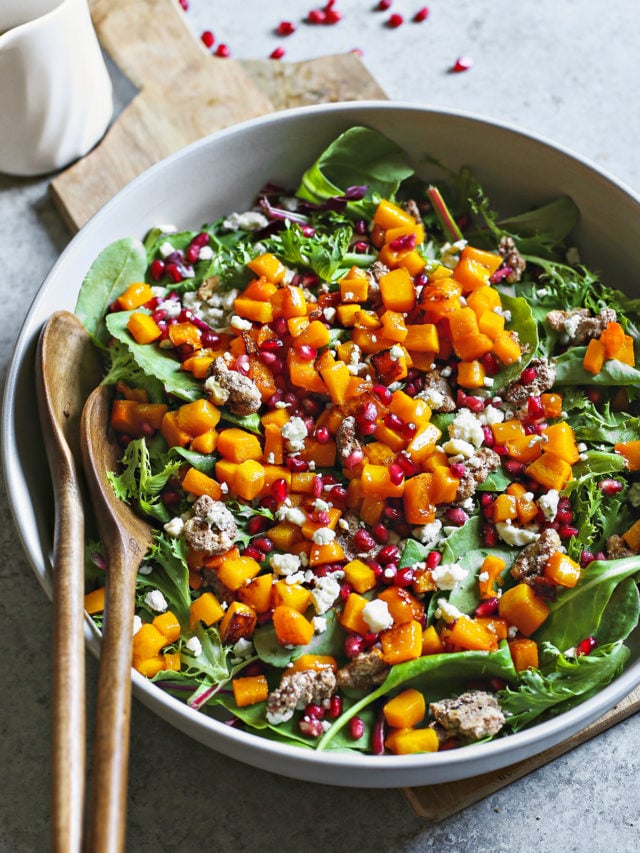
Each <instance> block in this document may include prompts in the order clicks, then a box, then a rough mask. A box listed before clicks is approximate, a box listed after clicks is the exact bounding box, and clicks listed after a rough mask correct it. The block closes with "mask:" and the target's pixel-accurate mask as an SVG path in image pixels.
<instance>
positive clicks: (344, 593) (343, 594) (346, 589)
mask: <svg viewBox="0 0 640 853" xmlns="http://www.w3.org/2000/svg"><path fill="white" fill-rule="evenodd" d="M352 592H353V587H352V586H351V584H348V583H343V584H342V585H341V587H340V600H341V601H346V600H347V598H349V596H350V595H351V593H352Z"/></svg>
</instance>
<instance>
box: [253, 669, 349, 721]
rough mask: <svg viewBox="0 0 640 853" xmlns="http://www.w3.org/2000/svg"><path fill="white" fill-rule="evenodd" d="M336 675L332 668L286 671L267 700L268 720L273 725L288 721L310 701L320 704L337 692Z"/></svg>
mask: <svg viewBox="0 0 640 853" xmlns="http://www.w3.org/2000/svg"><path fill="white" fill-rule="evenodd" d="M335 689H336V676H335V674H334V672H333V670H331V669H321V670H313V669H307V670H303V671H301V672H285V673H284V674H283V676H282V678H281V679H280V684H279V685H278V687H277V688H276V689H275V690H274V691H273V692H272V693H270V694H269V698H268V700H267V720H268V721H269V722H270V723H271V725H278V724H279V723H286V721H287V720H290V719H291V717H293V713H294V711H296V710H302V709H303V708H305V707H306V706H307V705H308V704H309V703H313V704H314V705H319V704H321V703H322V701H323V700H324V699H329V697H330V696H331V695H332V694H333V693H334V692H335Z"/></svg>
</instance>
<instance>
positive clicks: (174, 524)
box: [163, 516, 184, 539]
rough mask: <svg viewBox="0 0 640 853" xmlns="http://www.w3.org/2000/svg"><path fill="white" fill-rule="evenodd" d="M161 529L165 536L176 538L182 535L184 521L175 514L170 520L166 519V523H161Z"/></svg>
mask: <svg viewBox="0 0 640 853" xmlns="http://www.w3.org/2000/svg"><path fill="white" fill-rule="evenodd" d="M163 530H164V532H165V533H166V534H167V536H171V537H172V538H173V539H178V538H179V537H180V536H182V531H183V530H184V521H183V520H182V519H181V518H180V516H176V517H175V518H172V519H171V521H167V523H166V524H164V525H163Z"/></svg>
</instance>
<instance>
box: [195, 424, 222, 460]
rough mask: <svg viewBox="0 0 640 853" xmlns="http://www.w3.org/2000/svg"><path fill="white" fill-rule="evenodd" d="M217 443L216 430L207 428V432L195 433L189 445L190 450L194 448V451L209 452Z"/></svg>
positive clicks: (211, 451)
mask: <svg viewBox="0 0 640 853" xmlns="http://www.w3.org/2000/svg"><path fill="white" fill-rule="evenodd" d="M217 443H218V431H217V430H215V429H210V430H207V432H202V433H200V435H196V436H195V437H194V438H192V439H191V444H190V445H189V447H190V449H191V450H194V451H195V452H196V453H204V454H207V455H209V454H211V453H213V451H214V450H215V449H216V445H217Z"/></svg>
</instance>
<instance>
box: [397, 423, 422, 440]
mask: <svg viewBox="0 0 640 853" xmlns="http://www.w3.org/2000/svg"><path fill="white" fill-rule="evenodd" d="M417 432H418V425H417V424H414V423H413V421H409V422H408V423H403V424H402V429H401V430H400V436H401V437H402V438H404V439H406V440H407V441H411V439H412V438H413V437H414V436H415V434H416V433H417Z"/></svg>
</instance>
